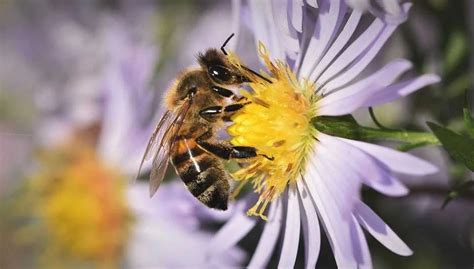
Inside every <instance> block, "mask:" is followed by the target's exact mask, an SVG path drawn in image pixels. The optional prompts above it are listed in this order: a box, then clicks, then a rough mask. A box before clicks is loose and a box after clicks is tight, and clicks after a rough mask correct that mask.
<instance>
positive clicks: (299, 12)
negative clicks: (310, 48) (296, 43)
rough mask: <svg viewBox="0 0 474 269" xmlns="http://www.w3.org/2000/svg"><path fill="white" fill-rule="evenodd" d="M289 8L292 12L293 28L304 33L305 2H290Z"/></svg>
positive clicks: (292, 0)
mask: <svg viewBox="0 0 474 269" xmlns="http://www.w3.org/2000/svg"><path fill="white" fill-rule="evenodd" d="M289 1H290V2H289V4H291V5H289V7H290V9H291V10H290V11H291V16H290V21H291V25H292V26H293V28H294V29H295V30H296V31H298V32H300V33H301V32H302V31H303V0H289Z"/></svg>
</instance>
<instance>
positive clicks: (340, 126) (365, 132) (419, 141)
mask: <svg viewBox="0 0 474 269" xmlns="http://www.w3.org/2000/svg"><path fill="white" fill-rule="evenodd" d="M311 122H312V124H313V125H314V127H315V128H316V129H317V130H318V131H320V132H323V133H325V134H329V135H333V136H338V137H344V138H349V139H354V140H361V141H375V140H388V141H396V142H402V143H404V144H403V145H401V146H400V150H404V151H405V150H410V149H413V148H416V147H420V146H426V145H440V144H441V143H440V142H439V140H438V138H436V136H434V135H433V134H432V133H428V132H415V131H405V130H392V129H376V128H370V127H364V126H360V125H359V124H358V123H357V122H356V121H355V120H354V118H353V117H352V116H340V117H329V116H321V117H316V118H313V119H312V121H311Z"/></svg>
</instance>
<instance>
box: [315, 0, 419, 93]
mask: <svg viewBox="0 0 474 269" xmlns="http://www.w3.org/2000/svg"><path fill="white" fill-rule="evenodd" d="M410 7H411V4H410V3H407V4H404V5H403V9H404V10H405V11H406V12H408V10H409V9H410ZM377 21H379V19H376V21H375V22H374V24H376V25H378V23H377ZM380 23H381V24H382V26H383V27H382V29H381V30H380V32H379V33H378V34H377V35H376V36H375V39H373V41H370V43H368V44H357V45H358V46H360V48H356V49H355V50H357V51H358V53H357V55H345V53H346V52H347V51H349V50H350V49H351V47H349V48H348V49H347V50H346V51H344V52H343V53H342V54H341V57H342V61H341V63H339V64H338V63H337V62H338V60H339V58H338V59H337V60H336V61H335V62H334V64H333V65H331V67H332V66H336V67H337V68H336V69H334V70H332V71H329V69H331V67H329V68H328V71H327V72H325V73H323V75H322V76H321V79H318V83H320V84H321V85H323V87H325V88H327V89H328V90H331V89H335V88H338V87H341V86H343V85H345V84H346V83H349V82H350V81H352V80H353V79H354V78H355V77H357V76H358V75H359V74H360V73H361V72H362V71H363V70H364V69H365V68H366V67H367V65H369V64H370V62H372V60H373V59H374V57H375V56H376V55H377V54H378V52H379V51H380V49H381V48H382V47H383V45H384V44H385V42H386V41H387V40H388V38H389V37H390V36H391V35H392V33H393V32H394V31H395V29H396V28H397V26H398V25H397V24H386V23H383V22H380ZM369 29H370V28H369ZM367 31H368V30H367ZM364 34H365V33H364ZM364 34H363V35H364ZM364 38H366V39H370V38H371V37H368V36H365V37H364ZM358 41H359V39H357V40H356V41H354V43H353V44H352V45H356V43H357V42H358ZM352 45H351V46H352ZM360 49H363V50H362V51H360ZM359 52H360V53H359ZM354 56H355V57H354ZM351 58H352V59H353V60H349V59H351ZM348 60H349V61H348ZM342 63H344V64H342ZM349 63H350V65H348V64H349ZM341 67H342V68H344V71H342V72H340V71H341V70H343V69H342V68H341ZM336 70H337V71H336ZM339 72H340V73H339ZM326 73H327V75H326ZM337 73H339V74H337ZM326 83H327V84H326Z"/></svg>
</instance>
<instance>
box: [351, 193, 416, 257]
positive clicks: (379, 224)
mask: <svg viewBox="0 0 474 269" xmlns="http://www.w3.org/2000/svg"><path fill="white" fill-rule="evenodd" d="M354 216H355V217H356V219H357V221H358V222H359V223H360V225H362V226H363V227H364V228H365V229H366V230H367V231H368V232H369V233H370V234H371V235H372V236H373V237H375V239H377V240H378V241H379V242H380V243H382V245H384V246H385V247H386V248H388V249H390V250H391V251H392V252H394V253H397V254H398V255H402V256H409V255H412V254H413V251H412V250H411V249H410V248H409V247H408V246H407V245H406V244H405V243H404V242H403V241H402V240H401V239H400V238H399V237H398V236H397V235H396V234H395V232H393V231H392V229H391V228H390V227H389V226H388V225H387V224H385V222H384V221H383V220H382V219H381V218H380V217H379V216H377V214H375V213H374V211H372V209H370V208H369V207H368V206H367V205H366V204H364V203H362V202H359V203H357V204H356V206H355V208H354Z"/></svg>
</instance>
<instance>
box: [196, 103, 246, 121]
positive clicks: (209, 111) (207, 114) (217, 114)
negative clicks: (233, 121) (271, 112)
mask: <svg viewBox="0 0 474 269" xmlns="http://www.w3.org/2000/svg"><path fill="white" fill-rule="evenodd" d="M248 104H250V102H246V103H235V104H231V105H228V106H225V107H223V106H211V107H207V108H204V109H202V110H201V111H199V115H200V116H201V117H203V118H205V119H206V120H208V121H216V120H217V119H219V118H222V119H223V120H224V121H229V120H230V117H232V115H233V114H234V113H235V112H237V111H238V110H240V109H242V108H243V107H244V106H246V105H248Z"/></svg>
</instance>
